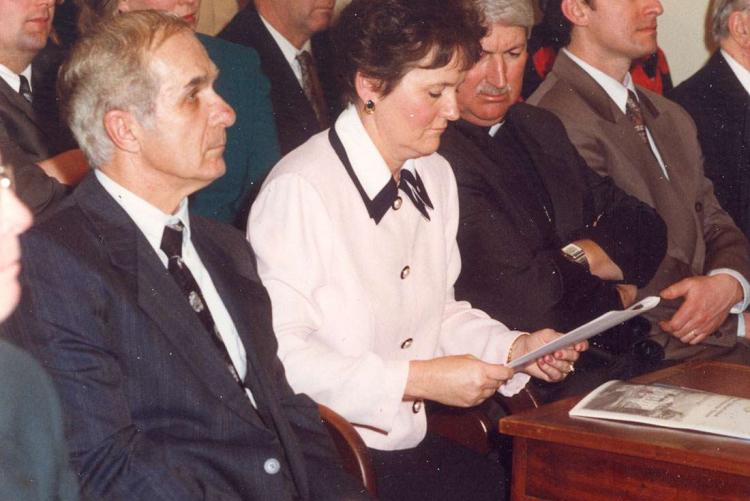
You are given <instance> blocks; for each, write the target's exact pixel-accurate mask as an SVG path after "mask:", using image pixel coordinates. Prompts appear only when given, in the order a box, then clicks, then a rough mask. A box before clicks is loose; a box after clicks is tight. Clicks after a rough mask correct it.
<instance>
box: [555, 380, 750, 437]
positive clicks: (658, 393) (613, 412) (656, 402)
mask: <svg viewBox="0 0 750 501" xmlns="http://www.w3.org/2000/svg"><path fill="white" fill-rule="evenodd" d="M570 416H573V417H589V418H598V419H613V420H618V421H633V422H637V423H645V424H650V425H654V426H665V427H668V428H680V429H687V430H697V431H702V432H706V433H713V434H717V435H726V436H730V437H736V438H742V439H746V440H750V399H744V398H736V397H730V396H727V395H719V394H717V393H709V392H705V391H700V390H693V389H689V388H682V387H678V386H669V385H660V384H646V385H644V384H631V383H625V382H623V381H609V382H607V383H604V384H603V385H601V386H599V387H598V388H597V389H595V390H594V391H592V392H591V393H589V394H588V395H587V396H586V397H585V398H584V399H583V400H581V401H580V402H579V403H578V404H577V405H576V406H575V407H573V408H572V409H571V410H570Z"/></svg>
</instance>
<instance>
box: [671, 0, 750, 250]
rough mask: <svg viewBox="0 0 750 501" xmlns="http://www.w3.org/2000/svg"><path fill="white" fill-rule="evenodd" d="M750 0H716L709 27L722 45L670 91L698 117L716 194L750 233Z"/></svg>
mask: <svg viewBox="0 0 750 501" xmlns="http://www.w3.org/2000/svg"><path fill="white" fill-rule="evenodd" d="M749 7H750V1H747V0H741V1H736V0H718V1H716V2H715V4H714V6H713V13H712V17H711V31H712V35H713V38H714V41H715V42H716V43H717V44H719V49H718V50H717V51H716V52H714V54H713V55H712V56H711V59H709V61H708V63H706V65H705V66H704V67H703V68H701V69H700V70H699V71H698V72H697V73H696V74H695V75H693V76H692V77H690V78H688V79H687V80H685V81H684V82H683V83H681V84H680V85H679V86H677V88H675V89H674V90H673V91H672V92H671V93H669V94H667V97H669V98H671V99H673V100H675V101H677V102H678V103H679V104H681V105H682V106H683V107H684V108H685V109H686V110H687V111H688V113H690V115H691V116H692V117H693V120H695V125H696V127H697V128H698V140H699V141H700V143H701V148H702V149H703V155H704V157H705V158H704V167H705V170H706V176H707V177H708V178H710V179H711V181H713V183H714V189H715V190H716V198H717V199H718V200H719V203H721V206H722V207H723V208H724V209H726V211H727V212H728V213H729V215H731V216H732V218H733V219H734V222H735V223H737V226H739V228H740V229H741V230H742V231H743V232H744V233H745V235H750V151H749V150H748V148H750V94H748V93H749V92H750V12H748V8H749Z"/></svg>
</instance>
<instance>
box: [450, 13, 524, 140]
mask: <svg viewBox="0 0 750 501" xmlns="http://www.w3.org/2000/svg"><path fill="white" fill-rule="evenodd" d="M527 57H528V53H527V52H526V29H525V28H523V27H520V26H504V25H502V24H500V23H495V24H493V25H492V28H491V29H490V32H489V34H488V35H487V36H486V37H484V38H483V39H482V58H481V59H480V60H479V62H478V63H477V64H475V65H474V67H472V68H471V69H470V70H469V72H468V73H467V74H466V79H465V80H464V82H463V83H462V84H461V86H460V87H459V89H458V108H459V111H460V112H461V118H463V119H464V120H466V121H467V122H471V123H473V124H475V125H480V126H483V127H487V126H490V125H494V124H496V123H498V122H500V121H502V120H503V118H505V114H506V113H507V112H508V108H510V107H511V105H513V104H514V103H515V102H516V101H518V97H519V96H520V95H521V86H522V85H523V72H524V68H525V65H526V59H527Z"/></svg>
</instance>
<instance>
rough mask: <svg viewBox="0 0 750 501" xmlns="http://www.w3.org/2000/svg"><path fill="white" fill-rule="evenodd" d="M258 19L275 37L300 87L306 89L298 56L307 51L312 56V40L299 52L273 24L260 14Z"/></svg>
mask: <svg viewBox="0 0 750 501" xmlns="http://www.w3.org/2000/svg"><path fill="white" fill-rule="evenodd" d="M258 17H260V20H261V21H263V24H264V25H265V27H266V28H267V29H268V32H269V33H270V34H271V36H272V37H273V39H274V41H275V42H276V45H278V46H279V49H281V53H282V54H284V59H286V62H287V63H288V64H289V66H290V67H291V68H292V71H293V72H294V76H295V77H297V81H298V82H299V85H300V87H304V83H303V81H302V66H300V64H299V61H298V60H297V56H298V55H299V54H301V53H302V52H303V51H307V52H309V53H310V54H312V44H311V43H310V40H308V41H307V42H305V44H304V45H303V46H302V48H301V49H299V50H298V49H297V47H295V46H294V45H292V43H291V42H290V41H289V40H287V39H286V38H285V37H284V35H282V34H281V33H279V32H278V31H277V30H276V28H274V27H273V26H271V23H269V22H268V21H266V20H265V18H264V17H263V16H261V15H260V14H258Z"/></svg>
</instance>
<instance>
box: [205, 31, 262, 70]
mask: <svg viewBox="0 0 750 501" xmlns="http://www.w3.org/2000/svg"><path fill="white" fill-rule="evenodd" d="M196 36H197V38H198V40H199V41H200V42H201V43H202V44H203V46H204V47H205V48H206V52H208V55H209V57H210V58H211V59H212V60H213V61H214V62H215V63H216V65H217V66H220V65H219V62H223V61H226V62H227V63H231V64H227V65H226V66H227V68H242V67H243V66H245V65H248V64H249V65H251V68H253V67H257V66H259V65H260V58H259V57H258V53H257V52H256V51H255V49H253V48H252V47H247V46H246V45H240V44H237V43H233V42H229V41H227V40H224V39H222V38H218V37H212V36H209V35H204V34H203V33H196ZM217 59H218V61H217ZM219 69H220V70H222V71H224V70H225V68H222V67H221V66H220V67H219Z"/></svg>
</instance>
